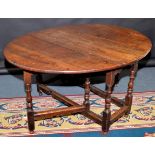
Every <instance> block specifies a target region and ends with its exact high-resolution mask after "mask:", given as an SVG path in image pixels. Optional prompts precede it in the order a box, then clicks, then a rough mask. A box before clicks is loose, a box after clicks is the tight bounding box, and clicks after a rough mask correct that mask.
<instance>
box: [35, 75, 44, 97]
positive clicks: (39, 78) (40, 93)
mask: <svg viewBox="0 0 155 155" xmlns="http://www.w3.org/2000/svg"><path fill="white" fill-rule="evenodd" d="M42 81H43V79H42V75H41V74H37V75H36V83H37V91H38V93H39V96H42V94H43V93H42V91H41V90H40V88H39V84H42Z"/></svg>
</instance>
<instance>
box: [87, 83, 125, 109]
mask: <svg viewBox="0 0 155 155" xmlns="http://www.w3.org/2000/svg"><path fill="white" fill-rule="evenodd" d="M90 91H91V92H93V93H94V94H96V95H98V96H100V97H102V98H106V92H105V91H103V90H101V89H99V88H97V87H95V86H93V85H90ZM111 102H112V103H114V104H115V105H117V106H118V107H122V106H123V105H124V103H125V102H124V101H123V100H121V99H118V98H116V97H114V96H112V97H111Z"/></svg>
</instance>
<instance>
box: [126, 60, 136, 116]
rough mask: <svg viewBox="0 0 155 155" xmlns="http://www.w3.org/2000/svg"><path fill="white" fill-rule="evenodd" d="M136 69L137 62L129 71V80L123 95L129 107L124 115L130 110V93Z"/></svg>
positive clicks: (131, 96)
mask: <svg viewBox="0 0 155 155" xmlns="http://www.w3.org/2000/svg"><path fill="white" fill-rule="evenodd" d="M137 69H138V63H135V64H134V65H132V67H131V71H130V80H129V83H128V90H127V95H126V97H125V105H126V106H128V107H129V109H128V112H127V113H126V115H128V114H129V113H130V111H131V105H132V98H133V95H132V93H133V87H134V79H135V76H136V72H137Z"/></svg>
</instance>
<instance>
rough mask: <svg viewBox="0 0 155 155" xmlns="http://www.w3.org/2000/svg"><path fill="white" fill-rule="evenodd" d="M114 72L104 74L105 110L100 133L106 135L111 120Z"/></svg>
mask: <svg viewBox="0 0 155 155" xmlns="http://www.w3.org/2000/svg"><path fill="white" fill-rule="evenodd" d="M115 76H116V72H115V71H111V72H108V73H106V97H105V110H104V111H103V124H102V132H103V134H106V133H107V132H108V131H109V127H110V119H111V110H110V106H111V94H112V89H113V85H114V82H115Z"/></svg>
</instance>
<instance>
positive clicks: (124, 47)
mask: <svg viewBox="0 0 155 155" xmlns="http://www.w3.org/2000/svg"><path fill="white" fill-rule="evenodd" d="M151 47H152V44H151V42H150V40H149V39H148V38H147V37H146V36H144V35H142V34H141V33H139V32H137V31H135V30H131V29H127V28H122V27H118V26H114V25H104V24H84V25H70V26H64V27H57V28H49V29H44V30H41V31H38V32H32V33H29V34H27V35H24V36H21V37H18V38H16V39H14V40H13V41H12V42H10V43H9V44H8V45H7V46H6V47H5V49H4V56H5V58H6V59H7V60H8V61H9V62H10V63H12V64H14V65H15V66H17V67H19V68H22V69H23V70H28V71H33V72H41V73H65V74H73V73H74V74H78V73H92V72H99V71H107V70H112V69H117V68H120V67H123V66H126V65H129V64H132V63H134V62H137V61H139V60H140V59H142V58H143V57H145V56H146V55H147V54H148V53H149V51H150V50H151Z"/></svg>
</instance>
